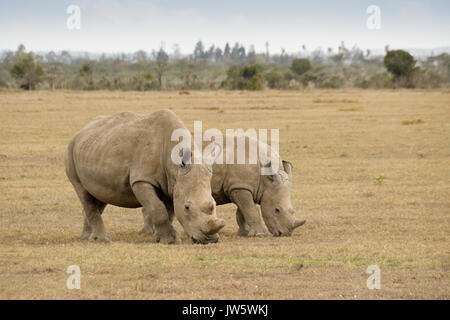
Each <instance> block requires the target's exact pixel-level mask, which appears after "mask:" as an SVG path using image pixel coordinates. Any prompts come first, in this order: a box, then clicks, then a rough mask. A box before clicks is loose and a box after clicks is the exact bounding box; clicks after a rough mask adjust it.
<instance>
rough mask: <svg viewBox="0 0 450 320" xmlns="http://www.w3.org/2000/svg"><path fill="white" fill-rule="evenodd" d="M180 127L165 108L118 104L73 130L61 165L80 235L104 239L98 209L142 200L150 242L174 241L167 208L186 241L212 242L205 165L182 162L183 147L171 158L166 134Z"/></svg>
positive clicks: (212, 210) (215, 222)
mask: <svg viewBox="0 0 450 320" xmlns="http://www.w3.org/2000/svg"><path fill="white" fill-rule="evenodd" d="M180 128H181V129H185V130H187V129H186V127H185V126H184V124H183V122H182V121H181V120H180V119H179V118H178V117H177V116H176V115H175V113H173V112H172V111H170V110H161V111H157V112H155V113H153V114H150V115H142V114H138V113H134V112H122V113H119V114H116V115H112V116H100V117H98V118H96V119H94V120H93V121H92V122H90V123H89V124H88V125H87V126H85V127H84V128H83V129H81V130H80V131H79V132H77V133H76V134H75V136H74V137H73V138H72V140H71V141H70V143H69V146H68V148H67V151H66V154H65V167H66V173H67V176H68V178H69V180H70V182H71V183H72V185H73V187H74V189H75V191H76V193H77V195H78V198H79V199H80V202H81V204H82V207H83V212H84V227H83V232H82V235H81V238H82V239H92V240H100V241H108V240H109V238H108V236H107V235H106V232H105V227H104V224H103V220H102V217H101V215H102V212H103V210H104V208H105V206H106V205H107V204H112V205H115V206H119V207H126V208H138V207H143V209H142V211H143V214H144V216H146V217H147V219H148V220H149V221H151V224H152V226H153V228H154V231H155V239H156V241H157V242H161V243H175V242H178V241H179V235H178V233H177V231H176V230H175V229H174V227H173V225H172V221H173V216H174V215H175V216H176V217H177V219H178V220H179V222H180V224H181V225H182V226H183V228H184V230H185V232H186V234H187V235H188V237H189V239H190V240H191V241H192V242H194V243H197V242H198V243H209V242H217V240H218V234H217V232H218V231H219V230H220V229H221V228H222V227H223V226H224V225H225V221H224V220H222V219H218V218H217V217H216V204H215V201H214V199H213V198H212V196H211V176H212V174H211V168H208V166H207V165H206V164H187V161H186V160H187V159H189V157H191V156H192V155H191V152H190V151H189V152H188V151H186V152H185V154H183V159H185V160H184V161H182V162H181V163H180V164H175V163H173V162H172V159H171V151H172V149H173V147H174V146H175V145H176V144H177V143H178V141H171V134H172V132H173V131H174V130H176V129H180ZM191 140H193V139H191ZM191 163H193V161H191Z"/></svg>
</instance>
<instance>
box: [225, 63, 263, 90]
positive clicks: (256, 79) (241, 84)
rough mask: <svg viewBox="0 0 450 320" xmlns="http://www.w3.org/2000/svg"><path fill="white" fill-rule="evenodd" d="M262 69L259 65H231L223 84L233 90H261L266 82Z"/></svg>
mask: <svg viewBox="0 0 450 320" xmlns="http://www.w3.org/2000/svg"><path fill="white" fill-rule="evenodd" d="M261 69H262V68H261V67H260V66H258V65H251V66H238V65H234V66H231V67H229V68H228V70H227V78H226V79H225V80H224V82H223V83H222V86H223V87H226V88H228V89H231V90H261V89H262V88H263V83H264V77H263V75H262V74H261Z"/></svg>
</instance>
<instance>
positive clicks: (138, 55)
mask: <svg viewBox="0 0 450 320" xmlns="http://www.w3.org/2000/svg"><path fill="white" fill-rule="evenodd" d="M133 60H134V61H136V62H137V63H143V62H145V61H146V60H147V53H146V52H145V51H144V50H138V51H136V52H135V53H134V56H133Z"/></svg>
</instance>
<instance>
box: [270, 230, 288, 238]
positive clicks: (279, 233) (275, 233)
mask: <svg viewBox="0 0 450 320" xmlns="http://www.w3.org/2000/svg"><path fill="white" fill-rule="evenodd" d="M272 234H273V235H274V236H275V237H290V236H291V234H292V232H290V231H288V232H281V231H278V230H276V231H274V232H272Z"/></svg>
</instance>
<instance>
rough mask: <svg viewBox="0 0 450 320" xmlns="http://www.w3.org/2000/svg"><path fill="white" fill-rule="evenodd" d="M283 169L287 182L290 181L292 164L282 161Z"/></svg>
mask: <svg viewBox="0 0 450 320" xmlns="http://www.w3.org/2000/svg"><path fill="white" fill-rule="evenodd" d="M283 168H284V171H286V173H287V174H288V176H289V181H292V171H293V169H294V166H293V165H292V163H290V162H289V161H284V160H283Z"/></svg>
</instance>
